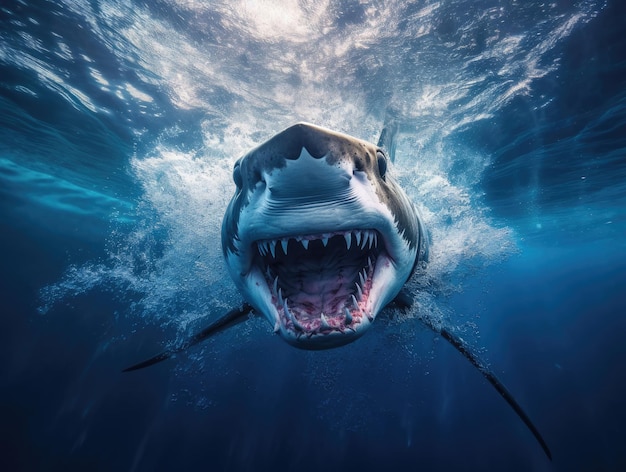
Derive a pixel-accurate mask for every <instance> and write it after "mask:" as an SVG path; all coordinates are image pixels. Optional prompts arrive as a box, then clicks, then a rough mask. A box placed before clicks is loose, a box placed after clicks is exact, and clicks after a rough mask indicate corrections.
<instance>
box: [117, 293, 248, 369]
mask: <svg viewBox="0 0 626 472" xmlns="http://www.w3.org/2000/svg"><path fill="white" fill-rule="evenodd" d="M251 311H252V307H251V306H250V305H248V304H247V303H244V304H243V305H242V306H240V307H237V308H233V309H232V310H230V311H229V312H228V313H226V314H225V315H224V316H222V317H221V318H219V319H217V320H216V321H214V322H213V323H211V324H210V325H209V326H207V327H206V328H204V329H203V330H202V331H200V332H199V333H197V334H195V335H194V336H192V337H191V338H189V339H188V340H187V341H185V342H184V343H183V344H181V345H180V346H177V347H175V348H172V349H168V350H166V351H163V352H161V353H159V354H157V355H156V356H154V357H151V358H150V359H147V360H145V361H143V362H139V363H138V364H135V365H132V366H130V367H127V368H125V369H124V370H122V372H130V371H133V370H139V369H143V368H145V367H150V366H151V365H154V364H157V363H159V362H161V361H164V360H166V359H169V358H170V357H172V356H173V355H174V354H176V353H178V352H182V351H184V350H186V349H189V348H190V347H191V346H195V345H196V344H198V343H199V342H202V341H204V340H205V339H208V338H210V337H211V336H213V335H215V334H217V333H219V332H220V331H224V330H225V329H227V328H230V327H231V326H235V325H236V324H239V323H241V322H242V321H246V320H247V319H248V314H249V313H250V312H251Z"/></svg>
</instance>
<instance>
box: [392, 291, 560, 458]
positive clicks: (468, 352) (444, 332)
mask: <svg viewBox="0 0 626 472" xmlns="http://www.w3.org/2000/svg"><path fill="white" fill-rule="evenodd" d="M412 303H413V300H412V298H411V296H410V295H409V294H408V293H407V292H406V291H405V290H401V291H400V293H399V294H398V295H397V296H396V298H394V300H393V301H392V302H391V304H392V305H394V306H396V307H398V308H409V307H410V306H411V305H412ZM420 320H421V321H422V323H424V324H425V325H426V326H428V327H429V328H430V329H431V330H433V331H434V332H435V333H437V334H440V335H441V337H442V338H444V339H445V340H446V341H448V342H449V343H450V344H451V345H452V346H453V347H454V348H455V349H456V350H457V351H459V352H460V353H461V354H462V355H463V357H465V358H466V359H467V360H468V361H470V362H471V364H472V365H473V366H474V367H476V368H477V369H478V370H479V371H480V373H481V374H482V375H483V377H485V378H486V379H487V381H488V382H489V383H490V384H491V385H493V387H494V388H495V389H496V391H497V392H498V393H499V394H500V396H502V398H504V400H505V401H506V402H507V403H508V404H509V406H510V407H511V408H513V411H515V413H517V416H519V418H520V419H521V420H522V421H523V422H524V424H525V425H526V427H527V428H528V429H529V430H530V432H531V433H533V436H534V437H535V439H536V440H537V441H538V442H539V444H540V445H541V448H542V449H543V452H545V453H546V455H547V456H548V459H550V460H552V453H551V452H550V448H549V447H548V445H547V443H546V442H545V440H544V439H543V437H542V436H541V434H540V433H539V430H538V429H537V427H536V426H535V425H534V424H533V422H532V421H531V420H530V418H529V417H528V415H527V414H526V412H525V411H524V410H523V409H522V407H521V406H520V405H519V403H517V401H516V400H515V398H513V395H512V394H511V392H509V390H508V389H507V388H506V387H505V386H504V384H503V383H502V382H501V381H500V379H498V377H496V374H494V373H493V372H492V371H491V370H489V368H488V367H487V365H486V364H485V363H484V362H483V361H482V360H481V359H480V358H479V357H478V355H476V354H475V353H474V352H473V350H472V348H471V347H470V346H469V344H467V343H466V342H465V341H464V340H463V339H462V338H461V337H460V336H457V335H456V334H454V333H453V332H452V331H450V330H449V329H448V328H446V327H445V326H438V325H435V324H434V323H433V321H432V320H431V319H430V318H427V317H421V318H420Z"/></svg>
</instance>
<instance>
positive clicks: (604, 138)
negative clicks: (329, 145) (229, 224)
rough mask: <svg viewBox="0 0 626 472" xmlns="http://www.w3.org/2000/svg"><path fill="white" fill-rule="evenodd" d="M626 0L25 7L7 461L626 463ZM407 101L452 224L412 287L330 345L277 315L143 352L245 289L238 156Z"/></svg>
mask: <svg viewBox="0 0 626 472" xmlns="http://www.w3.org/2000/svg"><path fill="white" fill-rule="evenodd" d="M625 5H626V4H624V3H623V2H620V1H619V0H607V1H602V0H581V1H555V2H552V3H547V2H537V1H528V2H522V1H517V2H516V1H510V2H503V1H497V0H480V1H476V2H470V1H463V0H451V1H439V2H434V1H432V2H431V1H412V2H401V1H397V2H386V1H357V0H341V1H339V2H326V1H321V2H320V1H308V0H301V1H290V0H284V1H279V0H273V1H254V0H240V1H226V0H224V1H216V2H192V1H189V2H188V1H177V0H162V1H155V2H151V1H133V0H111V1H97V0H91V1H90V0H84V1H83V0H60V1H54V2H52V1H26V0H19V1H18V0H15V1H12V2H3V3H2V5H1V6H0V313H1V318H0V320H1V323H2V329H0V359H1V361H0V407H1V409H2V414H1V417H0V469H1V470H3V471H133V472H134V471H170V470H180V471H195V470H203V471H265V470H273V471H301V472H306V471H318V470H329V471H379V470H399V471H405V470H406V471H413V470H422V471H449V470H459V471H504V470H506V471H568V472H569V471H580V472H596V471H624V470H626V449H625V445H626V403H625V402H624V398H626V374H625V368H624V365H626V342H625V337H626V35H625V34H624V31H625V30H626V7H625ZM389 117H392V118H393V119H394V120H395V121H396V122H397V123H399V125H400V133H399V135H398V140H397V152H396V161H395V163H394V166H393V169H391V171H392V172H395V174H396V176H397V178H398V180H399V181H400V183H401V184H402V186H403V188H404V189H405V190H406V192H407V194H408V195H409V197H410V198H411V199H412V200H413V201H414V203H415V204H416V206H417V207H418V208H419V209H420V211H421V213H422V214H423V215H424V219H425V223H426V226H427V227H428V231H429V234H430V237H431V256H430V261H429V264H428V267H427V268H426V269H425V271H424V272H423V273H422V272H420V273H419V274H418V275H417V276H416V278H417V280H412V281H411V282H410V284H409V287H410V289H411V290H412V294H413V295H414V297H415V300H416V305H415V306H414V307H413V308H412V309H411V310H409V311H406V312H399V311H394V310H389V311H388V312H383V313H382V314H381V315H380V316H379V317H378V318H377V320H376V322H375V323H374V325H373V327H372V328H371V329H370V330H369V331H368V333H367V334H366V335H365V336H363V337H362V338H360V339H359V340H357V341H356V342H354V343H352V344H349V345H347V346H345V347H341V348H338V349H333V350H328V351H319V352H307V351H301V350H297V349H294V348H293V347H290V346H289V345H287V344H286V343H285V342H283V341H282V340H281V339H280V338H278V337H277V336H276V335H274V334H273V333H272V329H271V327H270V326H268V325H267V323H266V322H265V321H264V320H262V319H260V318H251V319H250V320H248V321H247V322H246V323H244V324H242V325H239V326H237V327H235V328H232V329H231V330H230V331H226V332H224V333H221V334H219V335H218V336H216V337H214V338H211V339H210V340H208V341H206V342H204V343H202V344H201V345H198V346H196V347H194V348H192V349H190V350H189V351H187V352H185V353H181V354H178V355H177V356H176V357H175V358H174V359H170V360H168V361H166V362H163V363H160V364H158V365H155V366H153V367H150V368H147V369H145V370H140V371H136V372H129V373H122V372H121V370H122V369H123V368H125V367H127V366H129V365H131V364H134V363H136V362H139V361H140V360H143V359H145V358H147V357H150V356H152V355H154V354H156V353H158V352H159V351H161V350H163V349H164V348H166V347H168V346H172V345H174V344H176V343H179V342H181V341H182V340H184V339H186V338H187V337H188V336H190V335H192V334H193V333H195V332H197V331H199V330H201V329H202V328H203V327H205V326H206V325H207V324H209V323H210V322H211V321H212V320H214V319H216V318H217V317H218V316H220V315H221V314H223V313H225V312H226V311H228V309H229V308H230V307H232V306H234V305H236V304H238V303H239V302H240V300H241V298H240V296H239V294H238V293H237V291H236V289H235V287H234V285H233V283H232V282H231V280H230V278H229V277H228V275H227V271H226V267H225V265H224V262H223V260H222V254H221V244H220V225H221V220H222V217H223V214H224V211H225V209H226V206H227V204H228V201H229V199H230V197H231V196H232V194H233V192H234V184H233V183H232V177H231V170H232V166H233V163H234V162H235V160H236V159H237V158H239V157H240V156H241V155H243V154H244V153H245V152H247V151H248V150H249V149H251V148H253V147H254V146H256V145H258V144H260V143H262V142H263V141H265V140H266V139H269V138H270V137H271V136H272V135H274V134H275V133H277V132H279V131H281V130H282V129H284V128H286V127H287V126H289V125H291V124H293V123H295V122H298V121H308V122H312V123H315V124H318V125H321V126H325V127H328V128H332V129H336V130H338V131H341V132H344V133H348V134H351V135H353V136H356V137H359V138H362V139H367V140H369V141H373V142H376V140H377V138H378V135H379V133H380V131H381V129H382V127H383V124H384V122H385V120H386V119H389ZM424 316H427V317H429V318H431V319H435V320H438V321H439V322H441V323H443V324H444V325H445V326H448V327H449V328H450V329H451V330H453V331H454V332H455V333H457V334H458V335H460V336H462V337H463V338H464V339H465V340H466V341H467V342H468V343H469V344H470V345H471V346H472V348H473V349H474V350H475V352H477V353H479V355H480V357H481V358H482V359H484V360H485V361H486V362H487V363H488V364H489V366H490V368H491V370H492V371H493V372H494V373H495V374H496V375H497V376H498V377H499V378H500V379H501V380H502V381H503V382H504V384H505V385H506V386H507V388H508V389H509V391H510V392H511V393H512V394H513V396H514V397H515V398H516V399H517V401H518V402H519V403H520V404H521V405H522V407H523V408H524V410H525V411H526V412H527V413H528V415H529V417H530V418H531V419H532V420H533V422H534V423H535V425H536V426H537V428H538V429H539V431H540V432H541V434H542V436H543V437H544V439H545V440H546V442H547V444H548V445H549V447H550V449H551V451H552V455H553V459H552V461H550V460H549V459H548V458H547V457H546V456H545V454H544V452H543V451H542V449H541V447H540V446H539V444H538V443H537V442H536V440H535V439H534V437H533V436H532V434H531V433H530V432H529V430H528V429H527V428H526V427H525V426H524V424H523V423H522V422H521V421H520V419H519V418H518V417H517V416H516V415H515V413H514V412H513V411H512V410H511V408H510V407H509V406H508V405H507V404H506V403H505V402H504V401H503V399H502V398H501V397H500V396H499V395H498V393H497V392H496V391H495V390H494V389H493V387H492V386H491V385H490V384H489V383H487V381H486V380H485V379H484V378H483V377H482V376H481V375H480V373H479V372H478V371H477V370H476V369H475V368H474V367H473V366H472V365H471V364H470V363H469V362H467V360H466V359H464V358H463V357H462V356H461V355H460V354H459V353H458V352H457V351H456V350H455V349H453V348H452V346H450V345H449V344H448V343H446V341H445V340H444V339H442V338H441V337H439V336H437V335H435V334H433V333H432V332H431V331H429V330H428V328H426V327H425V326H423V325H422V324H421V322H420V317H424Z"/></svg>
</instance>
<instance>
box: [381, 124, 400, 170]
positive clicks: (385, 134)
mask: <svg viewBox="0 0 626 472" xmlns="http://www.w3.org/2000/svg"><path fill="white" fill-rule="evenodd" d="M398 129H399V126H398V123H397V122H396V120H395V119H394V118H391V117H390V116H389V115H387V117H386V118H385V124H384V126H383V130H382V131H381V132H380V137H379V138H378V143H377V146H378V147H380V148H383V149H384V150H385V151H387V154H388V155H389V159H390V160H391V162H395V160H396V136H397V134H398Z"/></svg>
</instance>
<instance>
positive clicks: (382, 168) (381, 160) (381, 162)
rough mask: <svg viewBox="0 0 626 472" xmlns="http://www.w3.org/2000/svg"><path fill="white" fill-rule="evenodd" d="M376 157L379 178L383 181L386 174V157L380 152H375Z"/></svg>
mask: <svg viewBox="0 0 626 472" xmlns="http://www.w3.org/2000/svg"><path fill="white" fill-rule="evenodd" d="M376 157H377V159H378V173H379V174H380V177H381V178H382V179H383V180H384V179H385V174H386V173H387V156H385V154H384V153H383V152H382V151H377V152H376Z"/></svg>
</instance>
